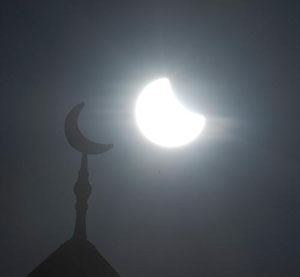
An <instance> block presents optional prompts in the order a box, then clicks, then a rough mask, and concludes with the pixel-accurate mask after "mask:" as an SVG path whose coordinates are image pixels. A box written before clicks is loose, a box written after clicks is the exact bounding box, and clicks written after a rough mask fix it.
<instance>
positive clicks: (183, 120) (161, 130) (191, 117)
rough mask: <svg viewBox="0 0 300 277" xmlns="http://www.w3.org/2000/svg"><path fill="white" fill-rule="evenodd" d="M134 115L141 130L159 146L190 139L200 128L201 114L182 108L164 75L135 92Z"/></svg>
mask: <svg viewBox="0 0 300 277" xmlns="http://www.w3.org/2000/svg"><path fill="white" fill-rule="evenodd" d="M135 118H136V123H137V126H138V128H139V129H140V131H141V133H142V134H143V135H144V136H145V137H146V138H147V139H148V140H150V141H151V142H153V143H155V144H157V145H160V146H163V147H179V146H182V145H185V144H188V143H190V142H192V141H194V140H195V139H196V138H197V137H198V136H199V134H200V133H201V132H202V131H203V129H204V126H205V121H206V120H205V117H204V116H203V115H200V114H198V113H194V112H191V111H189V110H188V109H187V108H185V107H184V106H183V105H182V104H181V103H180V102H179V101H178V100H177V99H176V97H175V95H174V93H173V91H172V87H171V84H170V81H169V80H168V79H167V78H160V79H157V80H155V81H153V82H151V83H150V84H148V85H147V86H146V87H145V88H144V89H143V90H142V92H141V93H140V94H139V96H138V98H137V101H136V105H135Z"/></svg>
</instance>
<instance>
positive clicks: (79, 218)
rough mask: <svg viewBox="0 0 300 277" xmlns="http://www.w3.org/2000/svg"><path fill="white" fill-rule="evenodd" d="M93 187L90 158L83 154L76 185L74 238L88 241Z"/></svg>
mask: <svg viewBox="0 0 300 277" xmlns="http://www.w3.org/2000/svg"><path fill="white" fill-rule="evenodd" d="M91 192H92V187H91V185H90V183H89V173H88V156H87V154H86V153H82V157H81V166H80V170H79V173H78V179H77V182H76V183H75V185H74V193H75V195H76V204H75V209H76V221H75V228H74V235H73V238H76V239H84V240H86V239H87V235H86V212H87V209H88V199H89V197H90V195H91Z"/></svg>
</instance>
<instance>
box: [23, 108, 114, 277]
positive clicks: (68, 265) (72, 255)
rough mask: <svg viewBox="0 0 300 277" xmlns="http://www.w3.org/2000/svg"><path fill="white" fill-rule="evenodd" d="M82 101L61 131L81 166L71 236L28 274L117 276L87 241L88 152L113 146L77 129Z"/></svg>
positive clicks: (86, 276) (51, 276) (100, 150)
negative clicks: (74, 150) (76, 151)
mask: <svg viewBox="0 0 300 277" xmlns="http://www.w3.org/2000/svg"><path fill="white" fill-rule="evenodd" d="M83 105H84V104H83V103H81V104H79V105H77V106H75V107H74V108H73V109H72V110H71V111H70V113H69V114H68V115H67V117H66V120H65V134H66V137H67V139H68V141H69V143H70V144H71V145H72V146H73V147H74V148H75V149H76V150H78V151H79V152H81V153H82V158H81V167H80V170H79V174H78V179H77V182H76V183H75V186H74V193H75V195H76V205H75V207H76V221H75V227H74V234H73V237H72V238H71V239H70V240H68V241H67V242H65V243H64V244H62V245H61V246H60V247H59V248H58V249H57V250H56V251H55V252H54V253H52V254H51V255H50V256H49V257H48V258H47V259H46V260H45V261H43V262H42V263H41V264H40V265H39V266H38V267H37V268H36V269H34V270H33V271H32V272H31V273H30V274H28V276H29V277H35V276H39V277H56V276H58V277H60V276H61V277H67V276H72V277H95V276H101V277H117V276H119V274H118V273H117V272H116V271H115V270H114V269H113V268H112V266H111V265H110V264H109V263H108V262H107V261H106V260H105V259H104V258H103V257H102V256H101V254H100V253H99V252H98V251H97V249H96V247H95V246H94V245H93V244H92V243H90V242H89V241H88V240H87V235H86V212H87V209H88V204H87V202H88V198H89V196H90V194H91V192H92V188H91V185H90V183H89V174H88V154H100V153H103V152H106V151H108V150H109V149H111V148H112V147H113V145H112V144H99V143H95V142H92V141H90V140H88V139H87V138H85V137H84V136H83V135H82V134H81V132H80V130H79V128H78V124H77V122H78V116H79V113H80V111H81V110H82V108H83Z"/></svg>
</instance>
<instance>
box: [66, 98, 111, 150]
mask: <svg viewBox="0 0 300 277" xmlns="http://www.w3.org/2000/svg"><path fill="white" fill-rule="evenodd" d="M83 106H84V103H83V102H82V103H80V104H78V105H77V106H75V107H74V108H73V109H72V110H71V111H70V112H69V113H68V115H67V117H66V120H65V135H66V137H67V140H68V142H69V143H70V144H71V146H72V147H74V148H75V149H76V150H77V151H79V152H81V153H85V154H100V153H104V152H106V151H108V150H110V149H111V148H112V147H113V144H101V143H96V142H93V141H91V140H89V139H88V138H86V137H85V136H84V135H83V134H82V133H81V131H80V130H79V128H78V117H79V114H80V112H81V110H82V108H83Z"/></svg>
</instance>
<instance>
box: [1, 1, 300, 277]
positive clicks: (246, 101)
mask: <svg viewBox="0 0 300 277" xmlns="http://www.w3.org/2000/svg"><path fill="white" fill-rule="evenodd" d="M287 2H288V3H289V4H287ZM293 2H294V3H293ZM299 9H300V5H299V4H297V1H274V0H273V1H257V2H256V1H221V0H220V1H213V0H210V1H187V0H185V1H176V0H173V1H141V0H139V1H112V0H111V1H96V0H94V1H91V0H90V1H87V0H85V1H83V0H82V1H79V0H77V1H63V0H57V1H55V0H52V1H2V4H1V43H0V47H1V51H0V53H1V54H0V55H1V59H0V60H1V63H0V66H1V76H0V78H1V79H0V86H1V87H0V89H1V95H2V101H1V103H2V105H1V127H2V132H1V136H0V139H1V155H0V156H1V163H0V166H1V174H0V179H1V186H0V209H1V216H0V235H1V236H0V275H1V276H3V277H19V276H24V275H26V274H27V273H28V272H30V271H31V270H32V269H33V268H34V267H36V266H37V265H38V264H39V263H40V262H41V261H42V260H43V259H44V258H46V257H47V256H48V255H49V254H50V253H51V252H53V251H54V250H55V249H56V248H57V247H59V245H60V244H62V243H63V242H64V241H66V240H67V239H69V238H70V237H71V235H72V232H73V225H74V216H75V212H74V202H75V197H74V194H73V185H74V183H75V181H76V178H77V172H78V169H79V163H80V154H79V153H78V152H76V151H75V150H73V149H72V148H71V147H70V146H69V145H68V143H67V141H66V139H65V137H64V132H63V124H64V119H65V116H66V114H67V113H68V111H69V110H70V109H71V108H72V107H73V106H75V105H76V104H78V103H80V102H81V101H84V102H85V103H86V106H85V108H84V110H83V111H82V114H81V117H80V127H81V129H82V131H83V132H84V133H85V134H86V135H87V136H88V137H90V138H91V139H93V140H95V141H99V142H103V143H114V145H115V146H114V148H113V149H112V150H111V151H109V152H107V153H105V154H103V155H99V156H93V157H90V162H89V164H90V182H91V184H92V188H93V193H92V196H91V198H90V201H89V210H88V218H87V228H88V238H89V240H90V241H91V242H92V243H93V244H94V245H95V246H96V247H97V249H98V250H99V251H100V252H101V254H102V255H103V256H104V257H105V258H106V259H107V260H108V261H109V262H110V263H111V264H112V266H113V267H114V268H115V269H116V270H117V271H118V272H119V274H120V275H121V276H122V277H168V276H172V277H176V276H178V277H179V276H180V277H181V276H185V277H198V276H205V277H211V276H217V277H219V276H230V277H232V276H239V277H240V276H243V277H248V276H250V277H253V276H259V277H260V276H261V277H262V276H270V277H275V276H292V273H287V272H288V271H289V270H292V271H294V272H295V270H294V269H293V268H294V267H295V266H296V267H297V266H298V270H299V265H298V264H299V259H300V254H299V253H300V235H299V234H300V223H299V221H300V187H299V186H300V182H299V179H300V172H299V161H300V150H299V149H300V148H299V141H300V130H299V122H298V119H299V118H300V109H299V104H300V94H299V88H300V81H299V80H300V79H299V70H300V52H299V42H300V35H299V34H300V19H299ZM161 76H167V77H168V78H169V79H170V80H171V82H172V85H173V87H174V90H175V93H176V95H177V97H178V98H179V99H180V100H181V101H182V102H183V103H184V104H185V105H186V106H187V107H189V108H191V109H193V110H195V111H197V112H201V113H203V114H204V115H205V116H206V117H207V128H206V129H205V132H204V133H203V136H202V137H200V138H199V139H198V140H197V141H196V142H195V143H193V144H191V145H188V146H187V147H183V148H180V149H174V150H166V149H164V148H161V147H157V146H155V145H153V144H151V143H149V142H148V141H147V140H146V139H145V138H144V137H143V136H142V135H141V134H140V132H139V130H138V129H137V127H136V125H135V121H134V114H133V108H134V103H135V99H136V97H137V95H138V93H139V92H140V90H141V89H142V88H143V86H144V85H145V84H147V82H149V81H152V80H153V79H155V78H157V77H161ZM295 276H299V274H298V275H297V274H295Z"/></svg>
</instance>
